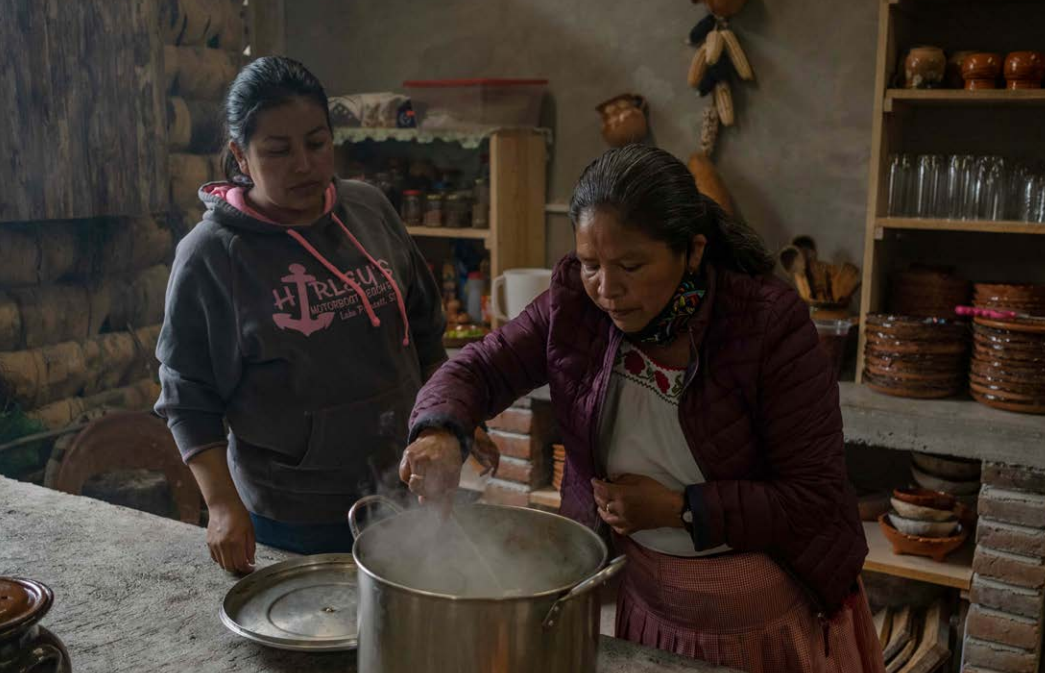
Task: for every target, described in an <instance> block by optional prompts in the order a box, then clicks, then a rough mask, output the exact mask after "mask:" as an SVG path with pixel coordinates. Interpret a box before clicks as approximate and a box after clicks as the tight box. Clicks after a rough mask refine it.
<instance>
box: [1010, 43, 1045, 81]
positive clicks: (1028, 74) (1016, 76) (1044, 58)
mask: <svg viewBox="0 0 1045 673" xmlns="http://www.w3.org/2000/svg"><path fill="white" fill-rule="evenodd" d="M1002 71H1003V72H1004V73H1005V81H1006V82H1007V83H1008V87H1009V88H1010V89H1040V88H1041V80H1042V78H1045V55H1043V54H1042V53H1041V52H1040V51H1014V52H1012V53H1010V54H1009V55H1008V56H1006V57H1005V65H1004V66H1002Z"/></svg>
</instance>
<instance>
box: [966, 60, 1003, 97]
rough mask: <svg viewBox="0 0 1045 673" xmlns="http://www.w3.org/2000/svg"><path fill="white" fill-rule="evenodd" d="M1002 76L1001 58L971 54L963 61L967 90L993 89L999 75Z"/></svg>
mask: <svg viewBox="0 0 1045 673" xmlns="http://www.w3.org/2000/svg"><path fill="white" fill-rule="evenodd" d="M999 74H1001V56H1000V55H999V54H991V53H987V52H981V53H977V54H970V55H969V56H966V57H965V60H964V61H962V77H964V78H965V88H966V89H970V90H975V89H993V88H995V82H996V81H997V79H998V75H999Z"/></svg>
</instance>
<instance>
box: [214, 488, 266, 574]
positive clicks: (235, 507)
mask: <svg viewBox="0 0 1045 673" xmlns="http://www.w3.org/2000/svg"><path fill="white" fill-rule="evenodd" d="M209 512H210V521H209V522H208V523H207V548H208V549H209V550H210V557H211V558H212V559H214V562H215V563H217V564H218V565H220V566H221V567H222V568H224V569H225V570H227V571H229V572H237V573H249V572H251V571H252V570H254V547H255V545H254V524H253V522H252V521H251V520H250V513H249V512H248V511H247V508H246V507H244V506H243V503H242V502H241V501H240V499H239V498H238V497H237V498H231V499H230V500H229V501H228V502H221V503H216V504H214V505H212V506H211V507H210V508H209Z"/></svg>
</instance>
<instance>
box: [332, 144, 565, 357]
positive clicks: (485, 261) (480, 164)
mask: <svg viewBox="0 0 1045 673" xmlns="http://www.w3.org/2000/svg"><path fill="white" fill-rule="evenodd" d="M550 141H551V133H550V131H548V130H547V129H540V128H530V127H518V128H506V127H495V126H483V127H475V128H464V129H461V128H446V129H443V128H424V127H422V128H369V127H345V126H336V127H335V130H334V142H335V144H336V146H337V158H338V162H339V165H338V172H339V174H341V175H343V176H346V177H352V178H356V179H362V180H364V181H367V182H370V183H371V184H374V185H375V186H377V187H378V188H380V189H381V190H382V191H384V192H385V194H386V196H387V197H388V199H389V201H391V202H392V204H393V206H394V207H395V208H396V209H397V211H398V212H399V213H400V216H401V218H402V219H403V221H404V223H405V224H406V225H407V233H409V234H410V236H411V237H413V238H414V240H415V241H416V242H417V244H418V247H419V248H420V249H421V252H422V253H423V254H424V255H425V258H426V259H427V260H428V262H429V264H430V266H431V268H432V271H433V272H434V274H435V275H436V277H437V278H438V279H439V280H440V282H441V285H442V288H443V294H444V297H443V300H444V307H445V308H446V311H447V315H448V318H449V319H450V323H451V324H450V331H448V332H447V339H448V340H447V344H448V346H460V345H462V344H463V343H467V341H469V340H474V339H475V338H479V337H480V336H481V333H482V332H483V330H484V329H485V328H486V327H487V326H490V327H496V326H497V320H496V319H495V318H493V317H492V316H491V315H490V312H489V311H488V308H487V307H488V301H489V293H490V288H491V282H492V280H493V279H494V278H496V277H497V276H500V275H501V274H502V273H503V272H504V270H506V269H511V268H518V267H543V266H544V263H545V219H544V218H545V215H544V207H545V191H546V163H547V159H548V143H549V142H550ZM473 285H475V286H476V287H473ZM476 288H478V289H476ZM473 295H475V296H473ZM457 325H462V326H463V327H461V329H457ZM462 330H463V331H462Z"/></svg>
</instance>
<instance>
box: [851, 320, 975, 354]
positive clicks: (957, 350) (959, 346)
mask: <svg viewBox="0 0 1045 673" xmlns="http://www.w3.org/2000/svg"><path fill="white" fill-rule="evenodd" d="M872 329H873V328H870V327H869V328H868V329H867V332H865V334H864V336H865V338H866V341H867V347H868V348H869V349H872V350H874V351H875V352H876V353H878V354H881V355H890V354H896V355H900V354H907V355H925V356H929V355H936V356H951V357H954V358H959V359H960V358H961V357H963V356H964V355H965V354H966V352H967V351H968V350H969V348H968V346H967V345H966V343H965V340H964V339H963V340H961V341H952V340H947V339H944V340H929V339H925V340H921V339H919V340H915V339H895V338H891V337H890V336H889V335H887V334H882V333H880V332H874V331H872Z"/></svg>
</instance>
